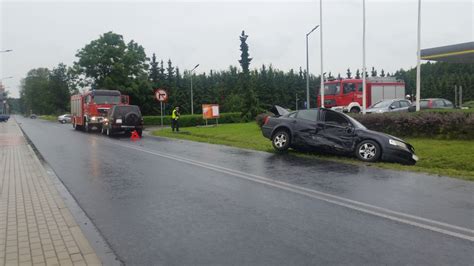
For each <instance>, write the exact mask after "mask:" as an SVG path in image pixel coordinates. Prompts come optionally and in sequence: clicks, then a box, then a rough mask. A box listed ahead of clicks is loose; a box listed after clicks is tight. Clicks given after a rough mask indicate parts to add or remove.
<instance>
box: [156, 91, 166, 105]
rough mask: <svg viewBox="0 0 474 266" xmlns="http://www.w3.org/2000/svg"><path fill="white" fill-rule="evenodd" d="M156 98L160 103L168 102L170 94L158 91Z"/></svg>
mask: <svg viewBox="0 0 474 266" xmlns="http://www.w3.org/2000/svg"><path fill="white" fill-rule="evenodd" d="M155 97H156V99H157V100H158V101H160V102H166V101H167V100H168V93H167V92H166V91H165V90H163V89H157V90H156V91H155Z"/></svg>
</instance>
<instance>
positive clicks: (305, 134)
mask: <svg viewBox="0 0 474 266" xmlns="http://www.w3.org/2000/svg"><path fill="white" fill-rule="evenodd" d="M317 120H318V109H308V110H300V111H298V112H296V113H295V119H294V120H293V121H292V123H293V129H294V134H295V136H294V137H295V140H296V142H297V143H298V144H303V145H309V146H317V142H316V140H315V135H316V131H317V130H316V125H317V123H316V121H317Z"/></svg>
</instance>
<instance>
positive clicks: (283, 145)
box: [272, 130, 290, 152]
mask: <svg viewBox="0 0 474 266" xmlns="http://www.w3.org/2000/svg"><path fill="white" fill-rule="evenodd" d="M272 145H273V148H274V149H275V150H277V151H280V152H282V151H286V150H288V148H289V147H290V134H288V131H286V130H279V131H277V132H276V133H275V134H274V135H273V139H272Z"/></svg>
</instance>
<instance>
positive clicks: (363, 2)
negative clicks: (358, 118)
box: [362, 0, 367, 114]
mask: <svg viewBox="0 0 474 266" xmlns="http://www.w3.org/2000/svg"><path fill="white" fill-rule="evenodd" d="M366 71H367V70H366V65H365V0H362V114H365V109H366V105H367V99H366V98H367V90H366V81H365V76H366V75H365V72H366Z"/></svg>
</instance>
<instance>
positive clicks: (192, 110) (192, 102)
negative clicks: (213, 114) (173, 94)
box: [189, 64, 199, 115]
mask: <svg viewBox="0 0 474 266" xmlns="http://www.w3.org/2000/svg"><path fill="white" fill-rule="evenodd" d="M198 66H199V64H197V65H196V66H195V67H194V68H193V69H192V70H191V71H190V72H189V73H190V74H191V114H192V115H193V114H194V97H193V71H194V70H195V69H196V68H197V67H198Z"/></svg>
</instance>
